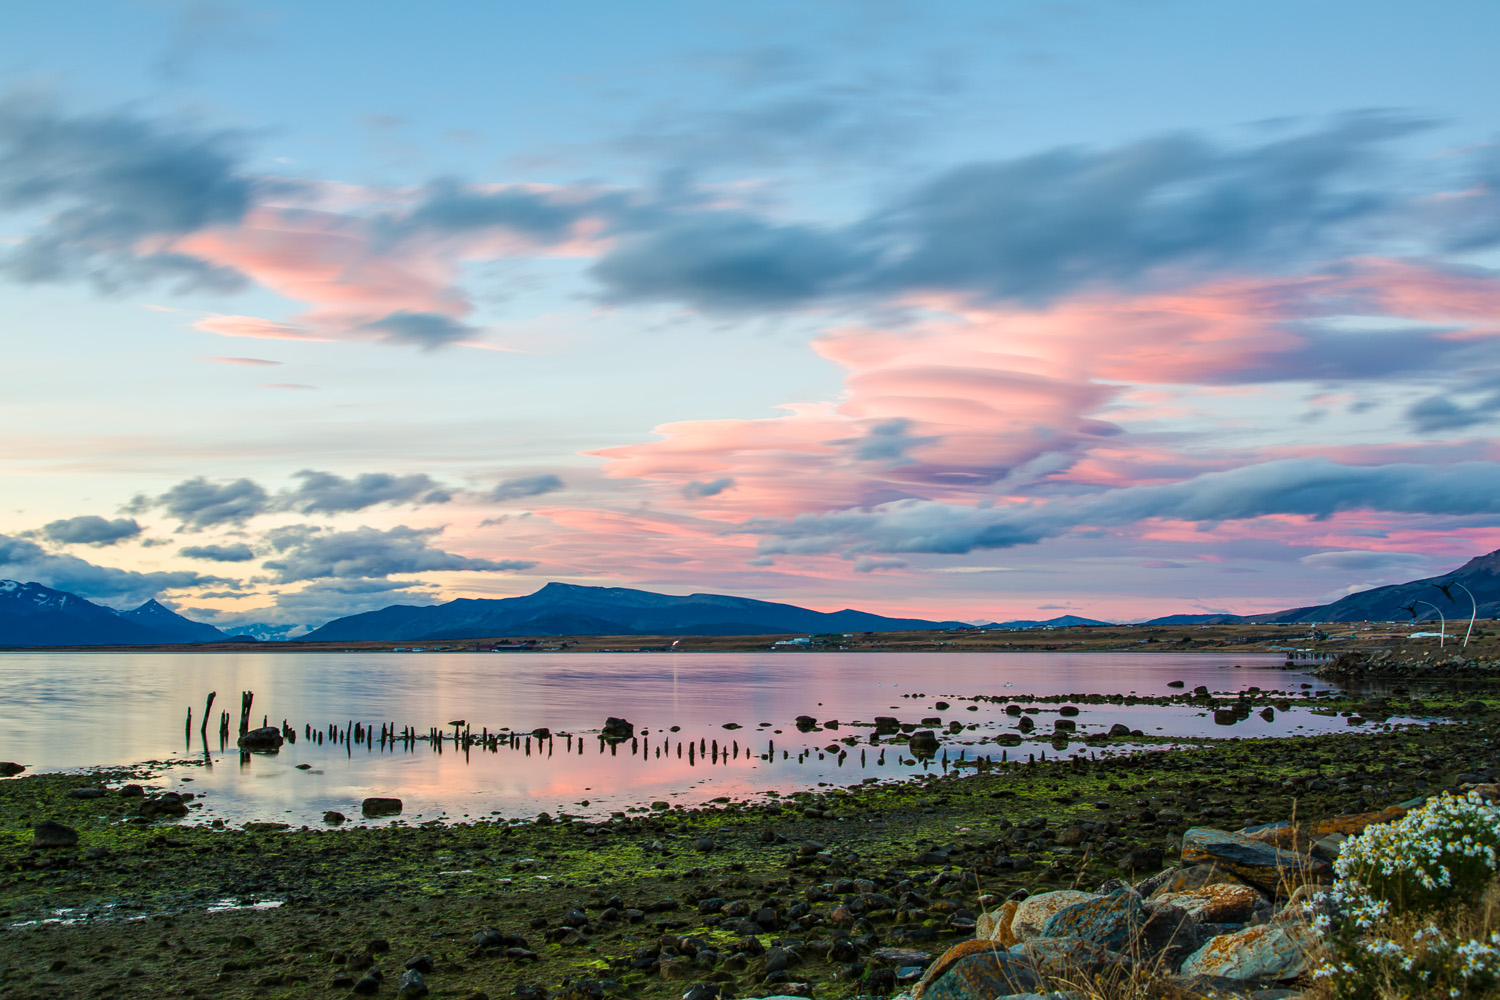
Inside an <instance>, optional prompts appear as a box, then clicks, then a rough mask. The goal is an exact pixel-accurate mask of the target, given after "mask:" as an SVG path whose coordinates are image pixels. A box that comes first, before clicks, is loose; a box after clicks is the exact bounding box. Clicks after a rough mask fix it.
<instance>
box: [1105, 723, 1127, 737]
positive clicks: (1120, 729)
mask: <svg viewBox="0 0 1500 1000" xmlns="http://www.w3.org/2000/svg"><path fill="white" fill-rule="evenodd" d="M1109 735H1111V736H1129V735H1130V727H1129V726H1127V725H1125V724H1124V723H1123V722H1116V723H1115V724H1114V725H1112V726H1110V727H1109Z"/></svg>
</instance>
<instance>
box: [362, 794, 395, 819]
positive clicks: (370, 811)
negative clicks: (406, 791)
mask: <svg viewBox="0 0 1500 1000" xmlns="http://www.w3.org/2000/svg"><path fill="white" fill-rule="evenodd" d="M359 811H360V812H361V813H363V814H364V815H365V816H366V817H371V816H396V815H399V814H400V812H401V800H400V799H392V798H381V797H379V796H371V797H370V798H368V799H365V800H364V801H363V802H361V803H360V804H359Z"/></svg>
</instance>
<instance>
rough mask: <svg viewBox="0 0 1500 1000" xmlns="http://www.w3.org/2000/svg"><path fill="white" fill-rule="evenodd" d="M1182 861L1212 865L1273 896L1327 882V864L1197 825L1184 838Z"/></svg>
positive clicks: (1256, 841) (1330, 870)
mask: <svg viewBox="0 0 1500 1000" xmlns="http://www.w3.org/2000/svg"><path fill="white" fill-rule="evenodd" d="M1182 860H1183V861H1184V862H1187V863H1189V864H1212V865H1215V866H1216V867H1218V868H1219V869H1221V870H1223V871H1227V872H1229V873H1231V874H1233V875H1234V876H1235V877H1236V878H1238V879H1240V880H1241V881H1242V882H1245V883H1247V884H1249V885H1253V886H1255V887H1256V888H1257V889H1260V890H1262V891H1263V892H1266V893H1268V894H1270V895H1273V896H1275V895H1280V896H1286V895H1289V894H1290V893H1291V891H1292V890H1293V889H1295V888H1296V887H1297V886H1299V885H1304V884H1306V883H1308V882H1322V881H1327V880H1328V879H1329V878H1331V876H1332V874H1333V869H1332V867H1331V866H1330V865H1329V864H1328V862H1326V861H1323V860H1321V859H1319V858H1313V857H1308V856H1307V855H1305V854H1299V853H1297V852H1296V851H1284V850H1281V849H1280V848H1276V847H1271V846H1270V845H1268V844H1264V843H1262V842H1260V841H1258V840H1253V839H1251V838H1250V837H1247V836H1245V835H1243V834H1239V833H1230V832H1229V831H1227V830H1215V829H1212V828H1211V827H1206V826H1195V827H1193V828H1192V829H1191V830H1189V831H1187V832H1186V833H1184V834H1183V835H1182Z"/></svg>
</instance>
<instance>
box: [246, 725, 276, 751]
mask: <svg viewBox="0 0 1500 1000" xmlns="http://www.w3.org/2000/svg"><path fill="white" fill-rule="evenodd" d="M285 742H286V737H284V736H282V735H281V730H280V729H279V728H278V727H276V726H261V727H260V728H259V729H252V730H250V731H249V732H248V733H246V734H245V735H244V736H241V737H240V738H239V748H240V749H241V750H248V751H249V752H250V753H276V752H278V751H279V750H280V749H281V744H283V743H285Z"/></svg>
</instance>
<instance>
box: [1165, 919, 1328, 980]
mask: <svg viewBox="0 0 1500 1000" xmlns="http://www.w3.org/2000/svg"><path fill="white" fill-rule="evenodd" d="M1316 943H1317V942H1316V938H1315V937H1314V936H1313V934H1312V932H1310V931H1308V930H1306V929H1304V928H1302V927H1299V926H1297V925H1294V924H1269V925H1261V926H1258V927H1246V928H1245V929H1244V930H1242V931H1239V932H1237V933H1234V934H1222V935H1220V936H1218V937H1216V938H1213V939H1211V940H1210V941H1209V942H1208V943H1207V944H1205V945H1204V946H1203V947H1202V948H1200V949H1198V950H1197V951H1195V952H1194V953H1193V954H1191V955H1189V956H1188V957H1187V959H1186V960H1185V961H1184V962H1183V963H1182V970H1181V971H1182V974H1183V975H1186V976H1191V975H1205V976H1217V977H1220V978H1223V979H1234V980H1238V981H1241V982H1248V981H1261V980H1285V979H1295V978H1297V977H1298V976H1300V975H1302V974H1303V973H1304V972H1306V971H1307V970H1308V968H1309V967H1310V966H1311V964H1312V963H1311V960H1310V957H1309V953H1310V951H1311V949H1312V948H1313V946H1314V945H1315V944H1316Z"/></svg>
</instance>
